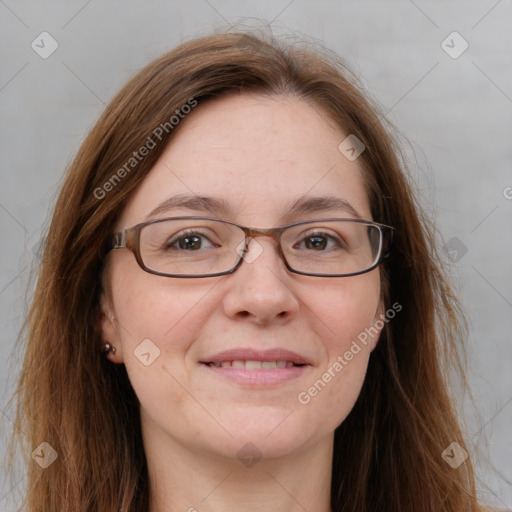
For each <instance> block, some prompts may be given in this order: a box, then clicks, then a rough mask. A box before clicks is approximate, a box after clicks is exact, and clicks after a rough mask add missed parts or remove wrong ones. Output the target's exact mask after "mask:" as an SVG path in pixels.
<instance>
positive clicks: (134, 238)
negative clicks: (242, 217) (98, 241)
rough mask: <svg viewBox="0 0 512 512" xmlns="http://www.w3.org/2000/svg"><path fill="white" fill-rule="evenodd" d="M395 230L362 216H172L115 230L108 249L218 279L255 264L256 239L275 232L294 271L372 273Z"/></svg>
mask: <svg viewBox="0 0 512 512" xmlns="http://www.w3.org/2000/svg"><path fill="white" fill-rule="evenodd" d="M393 229H394V228H392V227H390V226H386V225H384V224H378V223H376V222H371V221H367V220H360V219H314V220H305V221H301V222H295V223H293V224H287V225H285V226H281V227H277V228H271V229H255V228H248V227H244V226H240V225H239V224H235V223H234V222H230V221H227V220H219V219H216V218H209V217H195V216H187V217H170V218H165V219H154V220H150V221H147V222H143V223H141V224H137V225H136V226H133V227H131V228H127V229H124V230H123V231H120V232H118V233H115V234H113V235H112V237H111V239H110V240H109V243H108V247H107V250H108V251H110V250H113V249H129V250H131V251H132V252H133V253H134V255H135V259H136V260H137V263H138V264H139V266H140V267H141V268H142V269H143V270H145V271H146V272H149V273H150V274H156V275H159V276H166V277H214V276H222V275H226V274H230V273H232V272H234V271H235V270H236V269H237V268H238V267H239V266H240V265H241V263H242V260H246V261H248V262H249V263H251V262H252V261H250V260H249V257H248V255H249V253H248V249H249V244H250V242H251V240H252V238H255V237H257V236H270V237H272V238H273V239H274V240H275V241H276V242H277V246H278V253H279V255H280V256H281V258H282V260H283V261H284V263H285V265H286V267H287V268H288V270H290V271H291V272H294V273H296V274H303V275H306V276H318V277H346V276H355V275H358V274H364V273H365V272H369V271H370V270H373V269H374V268H375V267H377V266H378V265H379V264H380V263H381V262H382V261H383V260H384V259H386V258H387V257H388V256H389V252H390V247H391V243H392V238H393ZM259 247H260V251H261V250H262V249H261V246H259Z"/></svg>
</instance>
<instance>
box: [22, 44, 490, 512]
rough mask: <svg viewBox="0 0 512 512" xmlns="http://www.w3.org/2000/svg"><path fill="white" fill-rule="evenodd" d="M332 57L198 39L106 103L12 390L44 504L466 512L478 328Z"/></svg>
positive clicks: (51, 247) (74, 184)
mask: <svg viewBox="0 0 512 512" xmlns="http://www.w3.org/2000/svg"><path fill="white" fill-rule="evenodd" d="M349 76H350V75H349V74H348V72H347V70H346V69H344V68H343V66H342V65H341V64H339V63H338V62H335V60H334V59H333V58H332V57H329V58H327V57H325V56H320V55H318V54H316V53H313V52H310V51H308V50H305V49H303V48H301V47H300V46H294V47H285V46H284V45H282V44H279V43H277V42H275V41H270V40H267V39H266V38H262V37H256V36H254V35H250V34H223V35H215V36H209V37H205V38H202V39H198V40H195V41H191V42H188V43H186V44H184V45H182V46H180V47H178V48H176V49H175V50H173V51H171V52H170V53H168V54H166V55H164V56H163V57H161V58H159V59H158V60H156V61H155V62H153V63H151V64H150V65H148V66H147V67H146V68H145V69H143V70H142V71H141V72H140V73H139V74H138V75H137V76H135V77H134V78H133V79H132V80H131V81H130V82H129V83H128V84H127V85H126V86H125V87H124V88H123V89H122V90H121V92H120V93H119V94H118V95H117V96H116V97H115V98H114V99H113V100H112V102H111V103H110V105H109V106H108V107H107V109H106V110H105V112H104V114H103V115H102V116H101V118H100V119H99V121H98V122H97V124H96V126H95V127H94V128H93V130H92V131H91V133H90V134H89V136H88V137H87V139H86V140H85V142H84V144H83V145H82V147H81V149H80V150H79V152H78V155H77V157H76V159H75V161H74V162H73V164H72V165H71V168H70V169H69V172H68V176H67V179H66V181H65V183H64V186H63V188H62V191H61V193H60V196H59V199H58V202H57V205H56V209H55V212H54V215H53V221H52V224H51V227H50V231H49V235H48V238H47V243H46V247H45V253H44V258H43V263H42V265H41V270H40V274H39V281H38V285H37V289H36V292H35V297H34V302H33V305H32V309H31V312H30V316H29V319H28V345H27V348H26V356H25V363H24V367H23V371H22V374H21V377H20V382H19V387H18V391H17V397H18V417H17V423H16V424H17V433H18V436H19V437H20V440H21V442H22V443H23V446H25V453H29V454H31V457H30V458H29V459H28V462H29V467H28V477H29V480H28V494H27V500H26V501H27V509H28V510H29V511H31V512H34V511H45V512H46V511H50V510H51V511H54V510H59V511H67V510H70V511H71V510H90V511H102V512H107V511H123V512H128V511H133V512H135V511H137V512H140V511H149V512H163V511H176V510H189V511H192V510H198V511H207V510H234V509H235V508H236V509H240V508H242V509H251V510H276V511H277V510H287V511H292V510H293V511H294V510H308V511H319V512H324V511H325V512H327V511H332V512H335V511H336V512H338V511H359V512H361V511H368V512H370V511H381V510H385V511H415V512H427V511H434V510H435V511H436V512H437V511H447V512H448V511H450V512H461V511H463V510H464V511H469V510H471V511H476V510H480V508H479V505H478V503H477V500H476V497H475V486H474V478H473V470H472V465H471V462H470V459H469V458H468V456H467V451H468V448H467V447H466V446H465V443H464V440H463V436H462V433H461V431H460V429H459V426H458V422H457V419H456V417H455V414H454V407H453V405H452V402H451V399H450V397H449V394H448V391H447V382H446V376H445V374H444V373H443V372H442V370H446V366H445V365H446V364H450V365H455V367H456V368H459V369H461V367H460V361H459V359H458V356H457V354H458V348H459V345H458V343H459V340H460V339H461V337H462V336H461V333H462V327H463V325H464V323H463V321H461V320H460V318H461V316H460V314H459V310H458V305H457V301H456V299H455V298H454V296H453V295H452V292H451V290H450V287H449V285H448V283H447V281H446V279H445V277H444V274H443V272H442V269H441V266H440V262H439V261H438V259H437V255H436V250H435V243H434V235H433V232H432V230H431V229H430V228H429V226H428V223H427V222H426V220H425V219H424V218H423V217H422V216H421V213H420V209H419V207H418V206H417V203H416V200H415V198H414V195H413V191H412V190H411V187H410V185H409V183H408V180H407V177H406V175H405V171H404V169H403V166H402V165H401V162H400V160H399V158H398V157H397V154H398V153H397V150H396V147H395V145H394V143H393V140H392V137H391V136H390V135H389V133H388V132H387V131H386V129H385V128H384V126H383V124H382V121H381V119H380V118H379V116H378V114H377V111H376V110H375V109H374V108H373V107H372V106H371V105H370V103H369V102H368V100H367V99H365V98H364V96H363V95H362V93H361V92H360V91H359V90H358V89H357V87H356V86H355V85H354V84H353V83H352V81H351V80H350V78H349Z"/></svg>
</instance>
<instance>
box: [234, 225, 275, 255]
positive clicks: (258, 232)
mask: <svg viewBox="0 0 512 512" xmlns="http://www.w3.org/2000/svg"><path fill="white" fill-rule="evenodd" d="M239 227H241V228H242V229H243V231H244V234H245V249H246V251H248V250H249V246H250V243H251V241H252V239H253V238H254V239H255V238H261V237H270V238H272V239H273V240H274V242H275V244H276V246H277V252H278V254H279V256H281V257H282V250H281V248H280V238H281V232H282V229H283V228H267V229H259V228H249V227H242V226H239ZM255 241H256V240H255ZM256 251H258V252H261V251H262V248H261V244H260V246H259V247H258V248H257V249H256Z"/></svg>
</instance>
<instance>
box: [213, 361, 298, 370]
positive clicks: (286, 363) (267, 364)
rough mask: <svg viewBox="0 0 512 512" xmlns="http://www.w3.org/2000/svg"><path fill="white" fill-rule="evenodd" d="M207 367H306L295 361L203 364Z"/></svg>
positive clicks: (252, 368) (258, 368)
mask: <svg viewBox="0 0 512 512" xmlns="http://www.w3.org/2000/svg"><path fill="white" fill-rule="evenodd" d="M203 364H206V365H207V366H213V367H215V368H241V369H244V370H276V369H280V370H282V369H284V368H293V367H294V366H305V365H304V364H296V363H294V362H293V361H285V360H281V361H254V360H252V361H251V360H241V359H237V360H234V361H222V362H220V363H218V362H213V361H212V362H209V363H203Z"/></svg>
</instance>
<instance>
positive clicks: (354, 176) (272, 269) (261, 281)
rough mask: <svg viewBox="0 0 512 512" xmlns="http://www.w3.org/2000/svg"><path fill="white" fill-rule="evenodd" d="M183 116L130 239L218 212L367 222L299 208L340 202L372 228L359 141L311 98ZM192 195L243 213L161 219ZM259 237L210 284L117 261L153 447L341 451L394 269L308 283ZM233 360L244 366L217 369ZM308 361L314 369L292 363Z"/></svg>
mask: <svg viewBox="0 0 512 512" xmlns="http://www.w3.org/2000/svg"><path fill="white" fill-rule="evenodd" d="M181 122H182V123H183V124H182V126H180V127H179V128H180V129H179V131H177V133H176V136H175V137H174V139H173V140H172V142H171V143H170V144H169V146H168V147H167V148H166V150H165V152H164V153H163V154H162V156H161V157H160V159H159V161H158V162H157V164H156V165H155V166H154V168H153V169H152V170H151V172H150V173H149V174H148V176H147V177H146V179H145V180H144V181H143V182H142V184H141V185H140V187H139V188H138V189H137V190H136V192H135V193H134V194H133V196H132V197H131V199H130V201H129V202H128V204H127V205H126V207H125V209H124V211H123V212H122V214H121V216H120V218H119V222H118V223H117V226H116V228H117V230H121V229H123V228H126V227H130V226H133V225H135V224H138V223H140V222H143V221H145V220H146V219H147V218H148V217H149V218H164V217H171V216H185V215H200V216H208V217H217V216H218V217H220V218H224V219H227V220H230V221H233V222H236V223H238V224H241V225H244V226H250V227H254V228H270V227H275V226H281V225H283V224H287V223H291V222H294V221H299V220H307V219H321V218H328V217H349V218H350V217H354V212H351V211H350V210H349V209H346V208H345V209H340V208H339V207H338V208H337V209H323V210H316V211H310V212H307V213H306V212H303V213H298V214H294V215H292V216H291V215H290V212H291V207H292V205H294V203H295V202H297V201H299V200H300V201H304V200H306V199H311V198H319V197H326V196H328V197H331V198H333V197H334V198H338V199H340V200H343V201H346V202H348V203H349V204H350V205H351V207H352V208H353V209H354V210H355V211H356V212H357V213H358V214H359V216H360V217H362V218H363V219H371V214H370V205H369V202H368V197H367V194H366V192H365V188H364V186H363V180H362V174H361V168H360V165H359V162H358V160H357V159H356V160H355V161H349V160H348V159H347V158H346V157H345V156H344V155H343V154H342V153H341V152H340V150H339V149H338V146H339V145H340V143H341V142H342V141H343V140H344V139H345V138H346V137H347V135H349V134H348V133H343V132H342V131H340V130H339V129H338V128H336V127H335V126H334V123H333V122H332V121H330V120H328V118H327V116H324V115H322V114H321V113H319V111H318V109H317V108H312V107H311V106H310V105H309V104H308V103H306V102H305V101H303V100H300V99H296V98H292V97H274V98H268V97H264V96H258V95H231V96H227V97H224V98H221V99H217V100H215V101H211V102H209V103H206V104H204V105H200V106H198V107H196V109H195V110H193V111H192V112H191V113H190V114H189V115H188V117H187V118H186V119H185V120H183V121H181ZM177 195H186V196H190V198H192V199H194V198H196V199H197V198H198V197H201V198H204V197H209V198H214V199H215V200H217V201H223V202H224V203H225V204H226V205H227V207H228V208H229V210H228V211H225V212H214V211H210V210H204V209H201V208H200V206H199V203H198V202H196V203H197V205H196V206H197V208H193V209H191V208H189V207H185V206H179V207H174V208H172V209H167V210H162V209H160V210H159V211H158V213H156V214H151V212H152V211H153V210H154V209H155V208H156V207H158V206H159V205H161V204H162V203H163V202H165V201H166V200H168V199H169V198H172V197H174V196H177ZM255 241H256V242H257V243H255V242H254V241H253V242H252V243H251V245H250V247H249V253H248V254H247V256H246V260H245V261H243V262H242V264H241V266H240V267H239V268H238V269H237V270H236V272H234V273H232V274H230V275H225V276H217V277H208V278H187V279H182V278H168V277H161V276H157V275H152V274H150V273H147V272H145V271H143V270H142V269H141V268H140V267H139V266H138V264H137V262H136V261H135V257H134V255H133V253H132V252H130V251H128V250H116V251H112V252H111V253H110V254H109V256H108V261H107V265H108V268H109V272H108V288H109V289H110V299H109V300H107V299H105V298H103V300H102V307H103V310H104V313H105V314H104V317H103V320H102V327H103V337H104V340H105V341H109V342H110V343H111V344H113V345H114V347H115V348H116V353H115V354H114V355H110V356H109V358H110V359H111V361H113V362H116V363H124V364H125V366H126V370H127V372H128V375H129V378H130V381H131V384H132V386H133V388H134V390H135V393H136V394H137V396H138V399H139V401H140V413H141V421H142V428H143V434H144V438H145V442H146V443H147V442H151V440H153V441H155V442H165V443H167V445H168V446H170V445H174V446H176V447H180V449H186V450H193V451H196V452H197V451H198V450H201V453H203V454H210V455H213V456H217V457H218V456H223V457H232V458H234V457H236V456H237V454H239V452H240V450H241V449H242V448H243V447H244V446H245V445H246V444H247V443H251V445H249V446H246V447H245V448H244V450H245V451H247V450H248V451H249V452H250V451H251V450H253V451H255V452H256V453H258V455H259V454H261V455H262V456H263V457H282V456H286V455H289V454H293V453H299V452H300V451H302V450H308V449H312V448H313V447H314V446H316V445H318V444H319V443H321V442H330V441H331V440H332V435H333V432H334V429H335V428H336V427H337V426H338V425H339V424H340V423H341V422H343V420H344V419H345V418H346V416H347V415H348V413H349V412H350V410H351V409H352V407H353V405H354V403H355V401H356V399H357V397H358V395H359V392H360V389H361V385H362V383H363V380H364V377H365V372H366V368H367V364H368V357H369V354H370V352H371V350H372V348H373V346H374V344H375V343H376V339H377V336H376V337H374V338H373V340H372V341H371V342H369V343H367V344H364V343H360V342H357V347H358V348H359V350H358V351H357V350H356V348H355V347H354V343H353V342H354V341H355V340H357V337H358V335H359V334H361V333H362V332H364V331H365V329H368V328H369V327H371V326H372V325H373V324H374V322H375V320H376V319H377V318H378V317H379V313H381V312H382V309H381V305H380V300H379V298H380V277H379V270H378V268H377V269H375V270H373V271H371V272H368V273H366V274H362V275H358V276H352V277H342V278H332V277H330V278H325V277H312V276H303V275H299V274H294V273H291V272H290V271H288V270H287V268H286V267H285V264H284V263H283V261H282V260H281V259H280V257H279V254H278V251H277V247H276V245H275V242H274V240H273V239H272V238H270V237H257V238H256V239H255ZM112 315H114V317H115V319H114V320H112V318H111V316H112ZM226 351H234V352H232V353H231V354H226V355H220V356H218V355H219V354H221V353H223V352H226ZM273 351H274V352H273ZM287 351H288V352H287ZM290 352H291V353H293V354H294V355H292V354H290ZM347 352H350V353H351V354H352V357H350V355H346V354H347ZM217 356H218V357H217ZM219 358H220V359H223V358H224V359H228V360H242V361H243V362H242V363H236V365H235V366H242V367H241V368H238V369H237V368H233V366H231V367H227V366H229V365H231V364H232V363H231V362H230V361H227V362H225V364H224V365H221V366H220V367H216V366H212V365H209V364H208V363H211V362H212V361H217V362H218V359H219ZM294 358H296V361H295V362H297V360H298V361H301V362H302V364H303V365H302V366H300V367H297V366H293V367H292V368H289V367H285V368H277V367H276V366H283V363H280V364H279V363H277V361H278V360H287V361H289V360H291V359H294ZM269 359H271V360H270V361H269ZM246 360H259V361H260V362H261V361H266V363H267V364H266V365H261V363H257V364H254V363H249V364H248V367H247V368H245V361H246ZM272 360H275V361H276V364H273V363H272ZM336 363H338V364H336ZM253 366H260V367H261V366H265V368H260V369H251V368H252V367H253ZM287 366H290V364H288V365H287ZM340 367H341V369H340ZM264 372H269V373H264ZM329 376H330V378H329ZM319 381H320V382H319ZM169 443H170V444H169ZM253 445H254V446H253ZM162 446H163V445H162ZM243 453H245V452H244V451H243V450H242V452H240V454H243ZM240 454H239V455H240ZM249 455H251V454H249Z"/></svg>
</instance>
